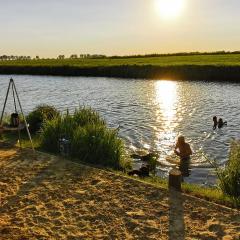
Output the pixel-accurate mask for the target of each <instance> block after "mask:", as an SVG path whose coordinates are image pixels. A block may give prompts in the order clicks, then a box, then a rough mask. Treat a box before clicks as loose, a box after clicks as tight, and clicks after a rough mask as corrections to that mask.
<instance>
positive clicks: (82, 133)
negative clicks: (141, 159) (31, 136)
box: [40, 108, 127, 168]
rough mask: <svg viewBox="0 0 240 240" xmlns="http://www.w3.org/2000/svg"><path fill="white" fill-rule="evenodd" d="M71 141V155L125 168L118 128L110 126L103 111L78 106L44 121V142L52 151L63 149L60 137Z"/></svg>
mask: <svg viewBox="0 0 240 240" xmlns="http://www.w3.org/2000/svg"><path fill="white" fill-rule="evenodd" d="M61 137H64V138H66V139H69V140H70V142H71V148H70V156H71V157H73V158H74V159H79V160H81V161H84V162H87V163H91V164H97V165H102V166H109V167H114V168H124V167H125V166H126V165H127V164H126V162H125V160H124V156H123V155H124V144H123V142H122V140H121V139H120V138H118V134H117V131H116V130H113V129H108V128H107V126H106V124H105V122H104V120H102V119H101V118H100V116H99V114H98V113H97V112H95V111H93V110H92V109H90V108H80V109H78V110H75V112H74V114H73V115H69V114H65V115H61V116H60V115H59V116H58V117H56V118H54V119H52V120H48V121H46V122H45V123H44V124H43V128H42V132H41V136H40V139H41V146H42V147H43V148H44V149H45V150H47V151H50V152H54V153H57V152H58V151H59V146H58V141H59V138H61Z"/></svg>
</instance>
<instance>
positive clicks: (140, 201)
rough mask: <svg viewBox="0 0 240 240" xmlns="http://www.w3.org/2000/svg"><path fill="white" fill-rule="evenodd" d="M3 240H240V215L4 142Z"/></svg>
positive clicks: (0, 148) (0, 159)
mask: <svg viewBox="0 0 240 240" xmlns="http://www.w3.org/2000/svg"><path fill="white" fill-rule="evenodd" d="M0 190H1V195H0V239H1V240H2V239H4V240H5V239H12V240H14V239H19V240H20V239H21V240H26V239H38V240H39V239H69V240H70V239H174V240H178V239H225V240H227V239H238V240H239V239H240V216H239V213H238V212H237V210H231V209H228V208H225V207H221V206H218V205H215V204H212V203H208V202H206V201H202V200H198V199H196V198H192V197H190V196H186V195H183V194H180V193H176V192H170V193H169V192H168V191H166V190H161V189H158V188H155V187H153V186H151V185H148V184H142V183H139V182H138V181H135V180H132V179H128V178H125V177H121V176H117V175H115V174H113V173H110V172H106V171H103V170H98V169H93V168H89V167H86V166H83V165H79V164H75V163H72V162H69V161H65V160H63V159H60V158H57V157H54V156H50V155H48V154H43V153H41V154H40V153H37V154H36V155H34V154H32V152H31V151H28V150H22V151H19V150H18V149H16V148H9V147H8V146H6V145H4V144H3V143H0Z"/></svg>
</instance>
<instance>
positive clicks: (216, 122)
mask: <svg viewBox="0 0 240 240" xmlns="http://www.w3.org/2000/svg"><path fill="white" fill-rule="evenodd" d="M217 125H218V120H217V117H216V116H214V117H213V130H215V129H216V128H217Z"/></svg>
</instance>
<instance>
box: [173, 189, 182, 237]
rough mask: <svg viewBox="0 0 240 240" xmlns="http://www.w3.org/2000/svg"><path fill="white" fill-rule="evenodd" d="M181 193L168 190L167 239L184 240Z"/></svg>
mask: <svg viewBox="0 0 240 240" xmlns="http://www.w3.org/2000/svg"><path fill="white" fill-rule="evenodd" d="M183 202H184V201H183V196H182V193H181V192H178V191H175V190H174V189H171V188H170V189H169V239H170V240H184V239H185V224H184V208H183Z"/></svg>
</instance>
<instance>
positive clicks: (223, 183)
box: [217, 141, 240, 203]
mask: <svg viewBox="0 0 240 240" xmlns="http://www.w3.org/2000/svg"><path fill="white" fill-rule="evenodd" d="M239 161H240V142H237V141H234V142H232V145H231V149H230V154H229V161H228V163H227V165H226V166H225V168H224V169H218V170H217V174H218V177H219V180H220V188H221V189H222V191H223V192H224V193H225V194H227V195H228V196H230V197H232V198H233V199H235V200H236V201H239V203H240V164H239Z"/></svg>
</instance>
